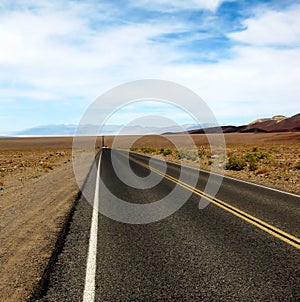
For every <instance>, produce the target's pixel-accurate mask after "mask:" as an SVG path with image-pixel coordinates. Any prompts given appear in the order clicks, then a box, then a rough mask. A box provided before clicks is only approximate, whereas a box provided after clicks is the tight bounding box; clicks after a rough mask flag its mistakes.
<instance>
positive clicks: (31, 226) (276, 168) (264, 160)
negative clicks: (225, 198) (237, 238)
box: [0, 132, 300, 301]
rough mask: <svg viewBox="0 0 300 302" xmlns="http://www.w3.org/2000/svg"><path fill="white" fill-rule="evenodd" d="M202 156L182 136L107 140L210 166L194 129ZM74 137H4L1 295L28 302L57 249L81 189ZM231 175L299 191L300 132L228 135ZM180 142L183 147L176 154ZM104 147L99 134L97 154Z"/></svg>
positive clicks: (0, 142) (0, 154) (0, 157)
mask: <svg viewBox="0 0 300 302" xmlns="http://www.w3.org/2000/svg"><path fill="white" fill-rule="evenodd" d="M192 138H193V140H194V142H195V144H196V146H197V148H198V151H199V153H198V155H199V156H198V157H197V158H195V157H194V156H193V154H190V153H189V146H188V145H187V146H184V138H183V135H169V136H167V135H166V136H154V135H147V136H143V137H141V138H138V137H136V138H135V139H133V141H135V142H134V144H133V145H131V144H129V143H128V142H129V138H128V137H127V136H123V137H118V139H117V140H115V137H113V136H109V137H106V138H105V144H106V145H107V146H108V147H111V146H114V147H115V148H123V149H131V150H132V151H135V152H141V153H144V154H147V155H150V156H151V155H159V156H161V157H163V158H165V159H166V160H169V161H175V162H179V161H181V162H183V163H184V164H187V165H192V166H195V167H199V168H201V169H205V170H210V168H211V166H212V163H213V158H212V154H211V150H210V147H209V145H208V140H207V137H206V136H205V135H203V134H195V135H192ZM72 140H73V139H72V137H44V138H1V139H0V242H1V244H0V301H26V300H30V299H31V298H32V297H33V295H34V294H35V292H36V291H37V290H38V289H39V286H40V284H41V278H43V276H44V274H45V270H46V269H47V268H48V266H49V261H50V260H51V257H52V255H53V252H54V250H55V248H56V247H57V240H58V237H59V236H60V235H61V232H62V229H63V228H64V226H65V224H66V221H67V219H68V217H69V213H70V211H71V210H72V207H73V206H74V203H75V200H76V198H77V196H78V193H79V188H78V185H77V183H76V181H75V177H74V173H73V167H72ZM225 140H226V157H227V160H226V162H224V167H225V168H226V169H225V174H226V175H228V176H231V177H235V178H240V179H244V180H247V181H251V182H255V183H259V184H263V185H267V186H270V187H273V188H276V189H280V190H284V191H288V192H292V193H295V194H300V154H299V150H300V132H281V133H229V134H225ZM170 141H173V142H174V141H176V142H178V144H181V145H182V146H183V148H185V150H184V152H178V150H176V149H175V147H174V144H172V143H171V142H170ZM100 145H101V138H99V139H98V141H97V144H96V146H95V152H96V151H97V150H98V149H99V147H100Z"/></svg>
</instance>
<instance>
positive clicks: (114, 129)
mask: <svg viewBox="0 0 300 302" xmlns="http://www.w3.org/2000/svg"><path fill="white" fill-rule="evenodd" d="M211 126H212V125H211V124H204V125H198V124H185V125H182V126H176V125H174V126H167V127H156V126H153V127H143V126H138V125H137V126H124V125H105V126H104V128H102V129H101V130H99V126H95V125H82V126H80V128H78V129H77V127H78V126H77V125H73V124H71V125H64V124H62V125H46V126H38V127H34V128H30V129H26V130H22V131H17V132H14V133H12V134H11V135H12V136H73V135H75V133H77V134H79V135H96V134H97V135H117V134H127V135H134V134H143V135H145V134H162V133H165V132H172V133H176V132H183V131H191V130H194V129H201V128H203V127H211Z"/></svg>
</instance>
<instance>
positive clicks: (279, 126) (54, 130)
mask: <svg viewBox="0 0 300 302" xmlns="http://www.w3.org/2000/svg"><path fill="white" fill-rule="evenodd" d="M98 128H99V127H98V126H95V125H84V126H80V128H79V129H77V125H73V124H70V125H64V124H62V125H47V126H38V127H34V128H30V129H26V130H23V131H17V132H14V133H11V136H73V135H75V133H77V134H79V135H96V134H97V135H117V134H127V135H134V134H141V135H146V134H176V133H183V132H185V133H190V134H203V133H217V132H220V128H221V129H222V131H223V133H248V132H265V133H267V132H287V131H300V113H298V114H296V115H294V116H292V117H285V116H282V115H276V116H273V117H271V118H262V119H257V120H255V121H253V122H251V123H249V124H248V125H241V126H232V125H226V126H221V127H215V125H213V124H203V125H199V124H185V125H182V126H168V127H158V126H153V127H152V126H151V127H143V126H138V125H137V126H126V127H125V126H124V125H105V127H104V128H103V129H101V131H99V129H98Z"/></svg>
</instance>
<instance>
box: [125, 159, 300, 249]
mask: <svg viewBox="0 0 300 302" xmlns="http://www.w3.org/2000/svg"><path fill="white" fill-rule="evenodd" d="M130 160H132V161H133V162H135V163H137V164H139V165H140V166H143V167H145V168H146V169H148V170H151V171H153V172H155V173H156V174H159V175H161V176H163V177H164V178H166V179H168V180H170V181H172V182H174V183H176V184H179V185H180V186H182V187H183V188H185V189H187V190H190V191H192V192H193V193H194V194H196V195H198V196H200V197H203V198H205V199H206V200H208V201H210V202H211V203H213V204H215V205H216V206H218V207H220V208H222V209H224V210H226V211H227V212H230V213H231V214H233V215H235V216H237V217H239V218H241V219H243V220H245V221H247V222H248V223H251V224H252V225H254V226H256V227H258V228H260V229H261V230H263V231H265V232H267V233H269V234H271V235H273V236H275V237H276V238H279V239H280V240H282V241H284V242H286V243H288V244H290V245H292V246H294V247H295V248H297V249H300V239H299V238H297V237H295V236H293V235H291V234H289V233H286V232H284V231H282V230H280V229H278V228H276V227H274V226H273V225H270V224H268V223H267V222H265V221H263V220H261V219H259V218H256V217H254V216H252V215H250V214H248V213H246V212H244V211H242V210H240V209H238V208H236V207H234V206H232V205H230V204H228V203H226V202H224V201H222V200H220V199H218V198H216V197H214V196H211V195H209V194H207V193H205V192H203V191H201V190H199V189H197V188H194V187H193V186H190V185H189V184H187V183H185V182H182V181H180V180H178V179H176V178H175V177H173V176H171V175H168V174H164V173H162V172H161V171H159V170H158V169H155V168H153V167H150V166H149V165H147V164H144V163H142V162H141V161H139V160H137V159H134V158H133V157H132V156H130Z"/></svg>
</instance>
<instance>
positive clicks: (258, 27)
mask: <svg viewBox="0 0 300 302" xmlns="http://www.w3.org/2000/svg"><path fill="white" fill-rule="evenodd" d="M149 78H151V79H164V80H170V81H175V82H177V83H179V84H181V85H184V86H186V87H188V88H190V89H192V90H193V91H195V92H196V93H197V94H198V95H199V96H201V97H202V99H203V100H204V101H205V102H206V103H207V104H209V106H210V107H211V109H212V110H213V112H214V113H215V116H216V117H217V119H218V121H219V122H220V123H221V124H224V123H231V124H239V123H248V122H250V121H252V120H253V119H256V118H258V117H269V116H272V115H275V114H283V115H287V116H290V115H293V114H296V113H298V112H300V110H299V109H300V108H299V104H300V102H299V100H300V88H299V87H300V86H299V83H300V3H299V1H297V0H295V1H289V0H286V1H285V0H269V1H259V0H249V1H247V0H239V1H234V0H230V1H222V0H185V1H181V0H134V1H122V0H119V1H115V0H107V1H106V0H103V1H96V0H88V1H67V0H66V1H56V0H48V1H47V0H39V1H32V0H27V1H22V0H7V1H6V0H0V135H1V134H7V133H9V132H11V131H16V130H20V129H24V128H30V127H34V126H37V125H47V124H74V123H78V121H79V120H80V117H81V116H82V114H83V113H84V111H85V110H86V108H87V106H88V105H89V104H90V103H91V102H92V101H94V100H95V98H96V97H97V96H99V95H101V94H102V93H104V92H105V91H107V90H109V89H111V88H113V87H114V86H116V85H119V84H122V83H125V82H128V81H133V80H140V79H149ZM187 101H188V100H187ZM148 107H149V106H148ZM130 108H131V107H130ZM144 109H145V108H143V106H140V107H136V108H132V109H131V110H132V111H131V113H132V114H133V116H138V115H139V112H141V111H143V110H144ZM155 110H156V109H155ZM155 110H154V111H155ZM157 110H158V109H157ZM158 111H161V110H158ZM125 112H126V114H125V115H124V120H123V118H122V114H120V117H119V119H117V120H118V121H119V122H120V123H123V122H124V121H125V116H127V118H128V116H129V115H128V110H127V111H126V110H125ZM176 114H177V113H176V110H175V111H174V112H173V113H172V117H173V118H174V119H176ZM178 122H181V123H185V122H188V121H187V120H184V118H183V117H182V115H180V112H178Z"/></svg>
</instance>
